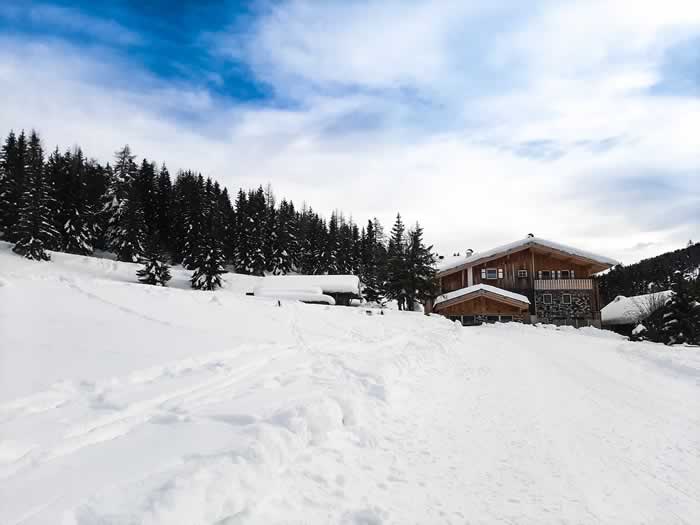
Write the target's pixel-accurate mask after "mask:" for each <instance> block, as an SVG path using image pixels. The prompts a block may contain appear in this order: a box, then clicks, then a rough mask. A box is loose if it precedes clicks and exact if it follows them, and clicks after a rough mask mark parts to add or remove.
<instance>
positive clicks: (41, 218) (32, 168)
mask: <svg viewBox="0 0 700 525" xmlns="http://www.w3.org/2000/svg"><path fill="white" fill-rule="evenodd" d="M24 175H25V180H24V183H25V185H24V186H25V187H24V192H23V193H22V196H21V198H20V205H19V208H18V214H17V222H16V224H15V226H14V229H13V235H12V236H13V238H15V239H16V244H15V246H14V248H13V251H14V252H15V253H18V254H19V255H22V256H23V257H26V258H27V259H34V260H37V261H41V260H44V261H48V260H50V258H51V257H50V256H49V254H48V253H46V249H47V248H48V247H50V246H51V245H52V243H54V242H55V240H56V237H57V234H58V233H57V232H56V229H55V228H54V226H53V224H52V221H51V207H52V200H51V196H50V188H49V184H48V181H47V180H46V177H45V175H44V153H43V151H42V148H41V143H40V141H39V137H38V135H37V134H36V133H35V132H34V131H32V133H31V136H30V138H29V147H28V150H27V155H26V165H25V167H24Z"/></svg>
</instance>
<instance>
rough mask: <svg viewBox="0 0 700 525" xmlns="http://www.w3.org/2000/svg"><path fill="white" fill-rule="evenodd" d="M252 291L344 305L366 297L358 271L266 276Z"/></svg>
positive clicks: (285, 297)
mask: <svg viewBox="0 0 700 525" xmlns="http://www.w3.org/2000/svg"><path fill="white" fill-rule="evenodd" d="M251 295H254V296H256V297H271V298H275V299H292V300H297V301H302V302H305V303H319V304H335V305H343V306H348V305H349V304H350V301H351V300H352V299H361V298H362V295H361V294H360V279H359V277H357V276H356V275H271V276H268V277H263V278H262V279H261V280H260V281H259V282H258V284H257V285H256V286H255V288H254V289H253V291H252V293H251Z"/></svg>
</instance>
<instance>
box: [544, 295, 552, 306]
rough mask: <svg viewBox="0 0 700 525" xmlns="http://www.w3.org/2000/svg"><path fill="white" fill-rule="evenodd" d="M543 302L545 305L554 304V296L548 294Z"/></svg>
mask: <svg viewBox="0 0 700 525" xmlns="http://www.w3.org/2000/svg"><path fill="white" fill-rule="evenodd" d="M542 302H543V303H544V304H552V294H551V293H546V294H543V295H542Z"/></svg>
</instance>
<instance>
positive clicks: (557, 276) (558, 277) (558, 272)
mask: <svg viewBox="0 0 700 525" xmlns="http://www.w3.org/2000/svg"><path fill="white" fill-rule="evenodd" d="M554 273H555V275H554V277H555V278H556V279H561V270H557V271H556V272H554Z"/></svg>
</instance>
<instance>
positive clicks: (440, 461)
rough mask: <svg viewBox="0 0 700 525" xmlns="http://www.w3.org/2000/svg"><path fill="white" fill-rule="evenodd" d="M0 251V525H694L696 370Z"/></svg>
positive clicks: (510, 333)
mask: <svg viewBox="0 0 700 525" xmlns="http://www.w3.org/2000/svg"><path fill="white" fill-rule="evenodd" d="M134 272H135V266H134V265H129V264H125V263H117V262H114V261H109V260H105V259H95V258H85V257H77V256H71V255H65V254H54V255H53V261H52V262H51V263H36V262H32V261H26V260H24V259H21V258H20V257H18V256H16V255H14V254H12V253H11V251H10V250H9V245H7V244H6V243H0V335H1V338H0V523H2V524H20V523H21V524H24V525H29V524H56V523H62V524H71V525H97V524H100V525H103V524H112V525H116V524H120V525H124V524H153V525H155V524H173V523H175V524H179V523H182V524H187V525H190V524H212V525H213V524H216V525H231V524H234V523H235V524H239V523H255V524H270V523H346V524H351V523H357V524H360V523H363V524H380V523H395V524H404V523H465V522H469V523H493V522H506V523H555V522H556V523H562V522H563V523H601V522H602V523H698V522H700V499H699V497H698V494H697V492H698V491H697V487H698V486H700V459H699V457H698V449H699V446H700V351H699V350H698V349H693V348H672V349H669V348H667V347H663V346H660V345H654V344H650V343H629V342H627V341H625V340H624V339H622V338H620V337H619V336H617V335H615V334H612V333H609V332H601V331H598V330H594V329H584V330H579V331H576V330H574V329H554V328H548V327H540V328H535V327H527V326H520V325H503V326H484V327H477V328H469V329H465V328H461V327H460V326H457V325H455V324H453V323H450V322H449V321H447V320H445V319H443V318H437V317H426V316H424V315H421V314H414V313H407V312H397V311H389V312H387V313H386V315H384V316H379V315H376V312H375V314H374V315H371V316H370V315H367V314H366V313H365V310H364V309H362V308H345V307H329V306H321V305H305V304H300V303H295V302H283V305H282V307H281V308H280V307H277V301H276V300H271V299H266V298H260V297H246V296H245V295H244V292H245V291H247V290H249V289H250V287H251V284H254V281H255V279H256V278H253V277H246V276H239V275H231V274H227V275H225V276H224V278H225V281H226V283H225V287H224V288H223V289H221V290H219V291H216V292H195V291H192V290H189V289H187V287H188V283H187V279H188V277H189V275H188V273H187V272H183V271H178V270H175V271H174V272H173V281H172V284H173V287H171V288H166V289H163V288H155V287H148V286H145V285H140V284H135V283H134V280H135V275H134Z"/></svg>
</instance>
